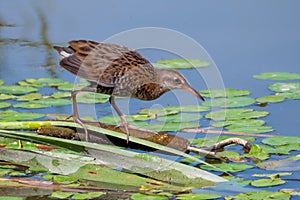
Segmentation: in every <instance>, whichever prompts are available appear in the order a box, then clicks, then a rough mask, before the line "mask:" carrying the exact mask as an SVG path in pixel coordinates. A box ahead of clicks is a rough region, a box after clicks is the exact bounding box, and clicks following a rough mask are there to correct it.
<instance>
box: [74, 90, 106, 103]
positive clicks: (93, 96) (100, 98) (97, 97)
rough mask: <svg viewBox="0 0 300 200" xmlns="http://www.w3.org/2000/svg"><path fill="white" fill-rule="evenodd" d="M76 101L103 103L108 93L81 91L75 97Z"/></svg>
mask: <svg viewBox="0 0 300 200" xmlns="http://www.w3.org/2000/svg"><path fill="white" fill-rule="evenodd" d="M76 99H77V102H78V103H87V104H95V103H105V102H108V100H109V95H106V94H99V93H93V92H81V93H79V94H78V95H77V97H76Z"/></svg>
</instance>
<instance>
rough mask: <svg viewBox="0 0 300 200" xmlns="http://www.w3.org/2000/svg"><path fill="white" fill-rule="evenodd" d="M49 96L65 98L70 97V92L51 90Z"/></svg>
mask: <svg viewBox="0 0 300 200" xmlns="http://www.w3.org/2000/svg"><path fill="white" fill-rule="evenodd" d="M51 97H53V98H57V99H59V98H65V97H71V93H70V92H53V93H52V94H51Z"/></svg>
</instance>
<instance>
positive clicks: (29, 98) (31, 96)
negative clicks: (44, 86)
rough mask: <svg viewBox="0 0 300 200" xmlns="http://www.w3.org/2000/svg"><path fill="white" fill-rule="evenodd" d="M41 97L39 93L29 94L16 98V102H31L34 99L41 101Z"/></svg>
mask: <svg viewBox="0 0 300 200" xmlns="http://www.w3.org/2000/svg"><path fill="white" fill-rule="evenodd" d="M42 97H43V95H42V94H40V93H29V94H25V95H22V96H18V97H17V101H32V100H36V99H41V98H42Z"/></svg>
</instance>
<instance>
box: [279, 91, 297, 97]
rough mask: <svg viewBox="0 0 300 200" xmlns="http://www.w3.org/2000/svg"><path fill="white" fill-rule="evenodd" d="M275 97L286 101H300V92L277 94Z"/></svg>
mask: <svg viewBox="0 0 300 200" xmlns="http://www.w3.org/2000/svg"><path fill="white" fill-rule="evenodd" d="M276 95H280V96H283V97H285V98H288V99H300V90H299V91H296V92H285V93H278V94H276Z"/></svg>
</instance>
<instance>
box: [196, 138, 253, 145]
mask: <svg viewBox="0 0 300 200" xmlns="http://www.w3.org/2000/svg"><path fill="white" fill-rule="evenodd" d="M235 137H236V138H241V139H244V140H247V141H248V142H254V141H255V138H254V137H248V136H239V135H236V136H235ZM228 138H232V137H230V136H217V137H207V138H197V139H190V142H191V143H192V144H193V145H195V146H197V147H209V146H212V145H214V144H215V143H217V142H220V141H222V140H226V139H228Z"/></svg>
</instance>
